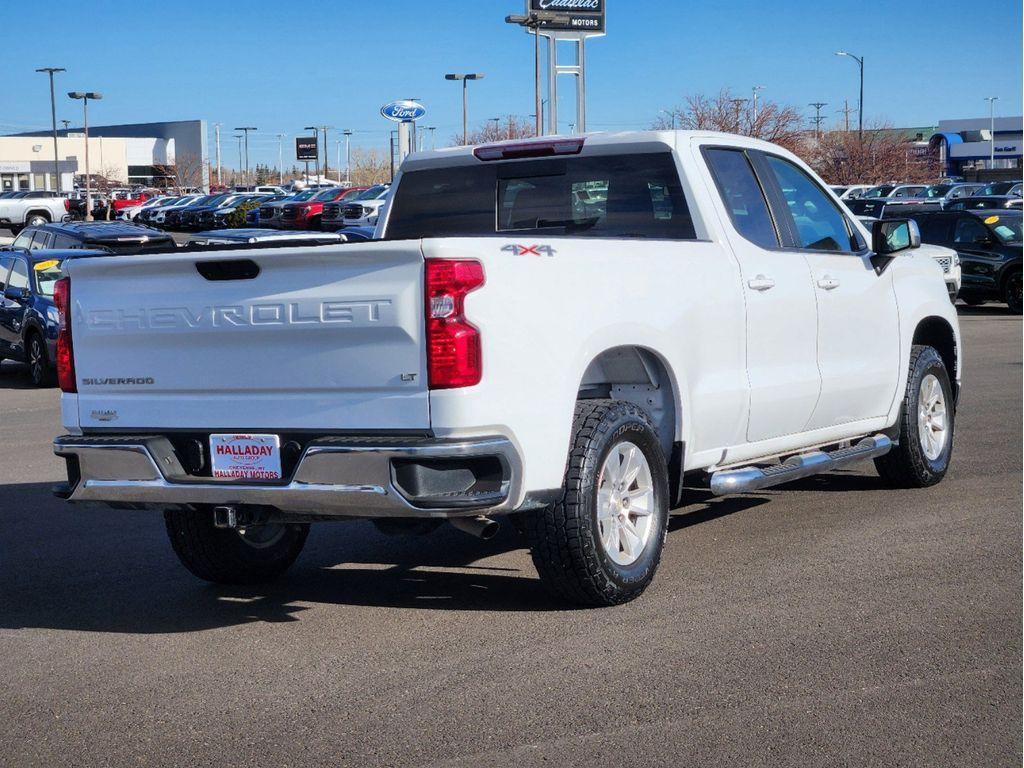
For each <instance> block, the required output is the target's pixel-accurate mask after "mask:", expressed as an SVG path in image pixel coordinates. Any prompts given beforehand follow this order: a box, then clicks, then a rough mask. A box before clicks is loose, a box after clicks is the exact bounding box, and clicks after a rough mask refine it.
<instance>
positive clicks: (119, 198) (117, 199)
mask: <svg viewBox="0 0 1024 768" xmlns="http://www.w3.org/2000/svg"><path fill="white" fill-rule="evenodd" d="M152 196H153V195H151V194H150V193H149V192H127V193H119V194H116V195H114V199H113V200H112V201H111V205H113V206H114V214H115V216H116V215H117V214H118V213H120V212H121V209H122V208H131V207H132V206H135V205H141V204H142V203H144V202H146V201H147V200H149V198H151V197H152Z"/></svg>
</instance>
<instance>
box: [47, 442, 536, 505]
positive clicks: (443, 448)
mask: <svg viewBox="0 0 1024 768" xmlns="http://www.w3.org/2000/svg"><path fill="white" fill-rule="evenodd" d="M53 450H54V453H56V454H57V455H58V456H61V457H63V458H64V459H65V460H66V461H67V464H68V485H67V487H66V488H62V489H58V490H57V491H56V492H57V495H59V496H61V497H63V498H66V499H67V500H69V501H75V502H77V501H98V502H106V503H110V504H127V505H152V506H154V507H166V506H169V505H193V504H196V505H198V504H215V505H237V506H244V505H260V506H268V507H273V508H275V509H278V510H280V511H281V512H284V513H294V514H308V515H324V516H337V517H458V516H464V515H465V516H472V515H479V514H482V513H488V514H491V513H499V512H506V511H511V508H512V505H514V504H515V503H516V501H517V499H518V498H519V496H520V491H521V488H520V485H521V482H522V476H523V473H522V462H521V459H520V457H519V454H518V452H517V451H516V449H515V447H514V446H513V444H512V442H511V441H510V440H509V439H508V438H505V437H486V438H475V439H465V440H443V439H427V438H422V439H419V438H402V439H385V438H360V437H354V438H343V437H328V438H322V439H317V440H313V441H311V442H310V443H308V444H307V445H306V447H305V449H304V450H303V452H302V455H301V457H300V458H299V459H298V461H297V463H296V465H295V468H294V470H293V471H292V472H291V476H290V477H289V478H287V479H286V480H285V481H283V482H274V483H271V482H253V481H237V480H221V479H215V478H212V477H203V476H196V475H189V474H188V473H187V472H186V471H185V469H184V468H183V467H182V464H181V461H180V460H179V458H178V455H177V454H176V452H175V449H174V447H173V445H172V443H171V441H170V440H168V438H166V437H164V436H134V435H131V436H128V435H125V436H103V437H78V436H73V435H65V436H63V437H60V438H58V439H57V440H55V441H54V444H53ZM479 459H493V460H496V461H497V462H498V465H499V466H500V477H497V476H495V477H494V478H493V479H492V480H491V481H490V482H489V483H487V484H486V487H485V488H483V489H480V488H477V487H475V486H471V487H469V488H465V489H461V490H459V489H456V490H454V491H453V490H451V489H449V490H446V491H443V492H439V493H429V492H428V493H423V492H419V493H411V492H410V491H409V489H408V488H404V487H403V486H402V484H401V483H400V482H399V481H398V479H397V476H396V461H397V462H398V463H399V464H402V463H403V462H404V463H406V464H408V463H409V462H411V463H412V464H417V465H418V464H419V462H423V463H424V464H425V465H427V466H429V467H430V468H431V470H430V471H436V470H437V469H438V468H440V469H441V470H443V469H444V468H445V467H446V466H448V465H451V466H452V467H455V468H460V469H461V468H463V467H465V466H466V463H467V462H472V461H473V460H479ZM492 465H493V462H492ZM461 471H462V472H463V474H464V473H465V471H466V470H464V469H462V470H461ZM413 485H415V484H413Z"/></svg>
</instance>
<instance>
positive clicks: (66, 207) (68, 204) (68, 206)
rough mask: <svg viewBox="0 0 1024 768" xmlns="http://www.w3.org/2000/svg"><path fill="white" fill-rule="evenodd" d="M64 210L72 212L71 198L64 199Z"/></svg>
mask: <svg viewBox="0 0 1024 768" xmlns="http://www.w3.org/2000/svg"><path fill="white" fill-rule="evenodd" d="M64 210H65V211H70V210H71V198H69V197H65V198H64Z"/></svg>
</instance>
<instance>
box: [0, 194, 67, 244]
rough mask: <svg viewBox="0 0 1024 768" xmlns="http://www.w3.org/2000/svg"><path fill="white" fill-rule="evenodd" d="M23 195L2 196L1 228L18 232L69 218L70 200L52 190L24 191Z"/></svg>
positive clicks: (0, 199) (0, 200) (0, 202)
mask: <svg viewBox="0 0 1024 768" xmlns="http://www.w3.org/2000/svg"><path fill="white" fill-rule="evenodd" d="M23 195H24V196H23V197H5V198H0V228H2V229H9V230H11V232H13V233H14V234H18V232H20V231H21V230H22V229H24V228H25V227H35V226H39V225H41V224H49V223H51V222H55V221H65V220H67V219H68V218H69V215H68V209H69V208H70V202H69V201H68V198H66V197H60V196H59V195H56V194H54V193H52V192H29V193H27V194H25V193H23Z"/></svg>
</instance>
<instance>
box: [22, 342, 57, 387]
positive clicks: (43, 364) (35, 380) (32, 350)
mask: <svg viewBox="0 0 1024 768" xmlns="http://www.w3.org/2000/svg"><path fill="white" fill-rule="evenodd" d="M25 358H26V361H27V362H28V375H29V378H30V379H31V380H32V385H33V386H35V387H51V386H53V381H54V378H55V375H56V371H54V369H53V366H52V365H50V356H49V355H48V354H47V352H46V342H44V341H43V337H42V336H40V335H39V334H38V333H36V332H35V331H33V332H32V333H30V334H29V335H28V338H27V339H26V342H25Z"/></svg>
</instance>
